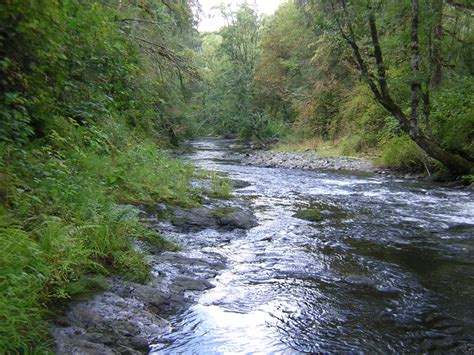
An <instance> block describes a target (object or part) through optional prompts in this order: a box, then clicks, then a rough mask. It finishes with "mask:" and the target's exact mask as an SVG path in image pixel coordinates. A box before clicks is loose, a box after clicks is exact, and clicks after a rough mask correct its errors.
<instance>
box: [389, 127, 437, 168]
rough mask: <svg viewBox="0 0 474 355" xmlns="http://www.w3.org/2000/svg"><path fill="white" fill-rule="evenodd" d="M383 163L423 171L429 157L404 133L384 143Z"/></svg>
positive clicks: (392, 166) (393, 166) (391, 166)
mask: <svg viewBox="0 0 474 355" xmlns="http://www.w3.org/2000/svg"><path fill="white" fill-rule="evenodd" d="M382 163H383V164H384V165H385V166H387V167H389V168H392V169H395V170H400V171H412V172H422V171H423V170H424V169H425V165H426V164H427V163H428V157H427V156H426V154H425V153H424V152H423V151H422V150H421V149H420V148H419V147H418V146H417V145H416V144H415V143H414V142H413V141H412V140H411V139H410V138H408V137H407V136H406V135H402V136H395V137H393V138H391V139H389V140H388V141H386V142H385V143H384V144H383V146H382Z"/></svg>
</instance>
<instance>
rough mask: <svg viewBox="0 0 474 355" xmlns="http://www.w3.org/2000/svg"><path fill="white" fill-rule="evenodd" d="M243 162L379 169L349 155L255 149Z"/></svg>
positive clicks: (286, 166)
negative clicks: (339, 155) (323, 154)
mask: <svg viewBox="0 0 474 355" xmlns="http://www.w3.org/2000/svg"><path fill="white" fill-rule="evenodd" d="M242 163H243V164H245V165H256V166H264V167H278V168H287V169H310V170H312V169H326V170H347V171H361V172H367V173H374V172H376V171H377V169H376V168H375V167H374V166H373V164H372V162H371V161H370V160H367V159H357V158H349V157H321V156H319V155H317V154H316V153H313V152H302V153H298V152H274V151H266V150H255V151H251V152H248V153H246V154H243V156H242Z"/></svg>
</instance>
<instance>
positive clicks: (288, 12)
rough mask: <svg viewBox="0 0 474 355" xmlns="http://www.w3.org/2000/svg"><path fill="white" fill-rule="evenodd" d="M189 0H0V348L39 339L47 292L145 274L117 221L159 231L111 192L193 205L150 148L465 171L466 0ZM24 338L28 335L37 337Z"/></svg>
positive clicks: (472, 133) (472, 104) (469, 72)
mask: <svg viewBox="0 0 474 355" xmlns="http://www.w3.org/2000/svg"><path fill="white" fill-rule="evenodd" d="M199 11H200V5H199V2H198V1H195V0H173V1H168V0H139V1H138V0H104V1H94V0H81V1H74V0H51V1H35V0H28V1H27V0H6V1H2V3H1V4H0V73H1V79H0V88H1V93H0V156H1V159H0V249H1V250H2V256H1V270H0V284H1V289H2V293H1V294H0V350H1V351H0V352H4V351H7V350H10V351H15V350H17V351H20V352H27V351H30V350H31V349H40V350H44V349H42V348H41V346H45V347H48V345H44V344H48V343H47V342H45V341H44V339H47V338H48V335H47V332H48V319H49V317H50V314H49V313H48V309H50V308H51V306H52V305H54V304H58V303H60V302H62V301H65V300H70V299H71V298H72V297H74V296H75V295H78V294H81V293H83V292H84V291H86V290H94V289H97V288H100V287H101V285H102V284H103V282H104V278H103V276H104V275H110V274H120V275H122V276H123V277H126V278H129V279H132V280H136V281H145V280H146V279H147V278H148V275H149V265H148V264H147V263H146V261H145V260H144V258H143V255H142V254H141V253H140V252H139V251H137V250H136V249H135V248H133V246H132V244H131V242H130V240H129V237H130V236H133V237H135V238H138V239H144V240H147V241H149V242H150V241H151V242H153V243H155V244H156V245H157V246H158V247H160V248H163V249H167V248H168V249H173V248H176V246H175V245H173V244H172V243H170V242H167V241H166V240H165V239H163V238H161V237H160V236H159V235H157V234H156V232H154V231H152V230H151V229H150V228H149V227H148V226H147V225H146V224H144V223H142V222H141V221H140V220H139V218H138V216H137V215H130V211H129V210H128V209H124V208H121V207H118V206H124V205H127V204H128V205H139V204H145V205H146V204H152V203H154V204H156V203H159V202H164V203H168V204H174V205H182V206H193V205H196V204H199V203H200V199H201V197H200V195H199V192H198V191H196V189H194V188H192V187H191V185H190V180H191V179H192V178H194V177H195V176H196V174H201V172H198V171H196V170H195V169H194V168H193V167H192V166H191V165H188V164H186V163H183V162H182V161H180V160H177V159H174V158H172V157H170V156H169V155H168V154H167V153H166V151H167V150H169V149H172V147H174V146H177V145H179V143H180V142H182V141H183V140H187V139H195V138H199V137H204V136H209V135H211V136H223V137H234V138H240V139H242V140H254V141H260V142H265V141H268V140H276V139H278V140H279V145H278V146H277V149H283V150H285V149H289V150H298V149H309V150H316V151H324V150H328V151H329V154H338V155H352V156H357V155H367V156H369V157H372V158H374V159H376V161H377V163H378V164H384V165H385V166H387V167H390V168H392V169H396V170H401V171H411V172H420V173H425V174H427V175H433V174H434V175H435V176H436V177H437V178H438V179H459V180H461V181H463V182H464V183H466V184H469V183H472V181H473V175H472V174H473V170H472V169H473V167H474V61H473V58H474V45H473V44H474V27H473V17H474V7H473V5H472V3H471V2H470V1H469V0H454V1H450V0H419V1H418V0H403V1H351V2H349V1H345V0H334V1H323V0H307V1H306V0H294V1H293V0H289V1H287V2H286V3H284V4H283V5H281V6H280V7H279V9H278V10H277V11H276V13H275V14H274V15H272V16H262V15H260V14H259V13H258V12H257V11H256V9H255V8H254V7H253V6H252V5H251V4H250V3H242V4H241V5H240V6H239V7H238V8H233V7H227V6H224V5H222V6H220V7H219V9H218V11H219V12H220V15H221V16H222V17H223V18H225V21H226V25H225V26H224V27H223V28H221V29H220V30H219V31H217V32H212V33H199V32H198V31H197V23H198V16H199ZM38 347H39V348H38Z"/></svg>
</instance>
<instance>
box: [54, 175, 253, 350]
mask: <svg viewBox="0 0 474 355" xmlns="http://www.w3.org/2000/svg"><path fill="white" fill-rule="evenodd" d="M206 182H209V181H207V180H197V181H195V183H196V184H194V185H199V186H201V187H204V188H203V189H202V192H203V196H215V195H216V191H215V187H213V186H212V180H211V183H209V184H207V183H206ZM133 209H134V210H135V213H136V214H139V215H140V216H141V220H142V221H143V222H145V223H146V224H147V225H149V226H150V228H151V229H152V230H154V231H156V232H157V233H159V234H160V235H163V236H165V237H166V238H170V240H172V241H173V242H176V243H177V245H179V246H180V250H175V251H163V250H162V249H159V248H156V247H154V246H153V245H152V244H150V243H149V242H147V241H139V240H135V241H134V245H135V249H136V250H139V251H140V253H142V254H143V255H144V256H145V259H146V261H147V263H148V264H149V265H150V267H151V275H150V278H149V280H148V282H146V283H137V282H133V281H131V280H126V279H124V278H123V277H117V276H114V277H109V278H108V279H107V281H108V286H107V288H106V290H105V291H103V292H101V293H98V294H96V295H95V296H94V297H93V298H92V299H89V300H86V301H82V302H74V303H71V304H69V305H68V306H67V309H66V310H65V312H64V315H63V316H60V317H59V319H57V320H56V326H55V328H54V329H53V330H52V335H53V336H54V339H55V352H56V353H57V354H72V353H74V354H75V353H81V354H86V353H87V354H116V353H120V354H123V353H127V354H141V353H148V352H150V351H151V350H152V349H151V346H152V344H157V343H163V342H164V343H166V342H167V340H166V338H167V336H169V334H170V332H171V331H172V325H171V323H170V322H169V320H168V318H169V316H171V315H174V314H176V313H178V312H180V311H183V310H185V309H186V308H188V307H189V306H191V305H192V304H193V303H195V301H196V298H197V297H198V296H199V295H200V294H201V293H202V292H203V291H205V290H208V289H210V288H213V287H214V286H213V284H212V283H211V282H210V281H211V280H212V279H213V278H215V277H216V275H217V274H218V273H219V272H220V271H221V270H222V269H224V268H225V265H226V258H225V257H224V256H223V255H220V254H218V253H212V252H211V253H210V252H206V251H205V250H199V248H190V247H189V243H196V242H198V241H199V240H200V239H199V238H198V237H197V236H193V238H192V239H193V240H192V241H189V234H188V233H193V234H194V233H196V234H199V233H204V235H205V236H206V235H207V234H206V233H207V232H205V231H215V232H214V233H213V234H214V235H215V236H216V237H217V238H220V236H225V235H226V234H225V233H226V232H229V231H233V230H246V229H249V228H252V227H254V226H256V224H257V222H256V218H255V216H254V214H253V212H252V210H251V209H250V208H249V206H248V205H247V204H246V203H244V202H241V201H238V200H234V199H224V200H221V199H216V198H212V197H206V198H205V201H204V202H203V204H202V205H200V206H196V207H187V208H185V207H177V206H167V205H165V204H159V205H157V206H147V207H145V206H142V207H141V208H137V207H134V208H133ZM183 239H188V241H187V242H184V243H183ZM217 241H218V240H213V239H212V238H204V239H202V240H201V242H202V243H204V244H205V245H212V242H217ZM221 242H222V241H221ZM181 247H182V248H181Z"/></svg>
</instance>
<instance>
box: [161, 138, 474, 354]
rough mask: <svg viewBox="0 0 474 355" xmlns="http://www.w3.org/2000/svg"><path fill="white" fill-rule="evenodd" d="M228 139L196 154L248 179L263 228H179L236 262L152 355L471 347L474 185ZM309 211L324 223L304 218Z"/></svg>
mask: <svg viewBox="0 0 474 355" xmlns="http://www.w3.org/2000/svg"><path fill="white" fill-rule="evenodd" d="M228 146H229V142H228V141H225V140H209V141H204V142H197V143H194V144H193V153H192V154H190V156H189V158H190V159H191V160H192V161H193V162H194V163H195V164H197V165H198V166H200V167H202V168H205V169H208V170H213V171H217V172H221V173H226V174H228V177H229V178H231V179H237V180H243V181H245V182H247V183H248V184H247V185H248V186H246V187H244V188H240V189H237V190H236V195H237V196H238V198H239V199H243V200H246V201H247V202H248V203H250V205H251V206H252V208H253V210H254V211H255V214H256V216H257V219H258V226H257V227H254V228H252V229H250V230H248V231H242V230H234V231H222V232H220V231H216V230H213V229H208V230H204V231H200V232H189V233H181V234H180V233H176V234H174V235H172V236H171V237H172V238H174V239H175V240H176V241H177V242H179V243H180V244H181V245H183V248H184V250H185V251H186V252H187V253H189V255H193V253H200V255H202V253H204V254H206V253H207V254H209V255H219V256H222V257H223V258H225V259H226V267H225V268H224V269H223V270H221V271H220V272H219V274H218V275H217V276H216V277H215V278H214V279H212V280H211V283H212V284H213V285H214V286H215V287H214V288H212V289H209V290H206V291H204V292H202V294H201V295H200V296H199V298H198V301H197V303H196V304H194V305H193V306H191V307H190V308H188V309H186V310H184V311H182V312H180V313H178V314H174V315H172V316H171V318H170V319H169V320H170V321H171V324H172V327H173V331H172V332H171V333H170V335H169V336H167V337H166V339H162V341H160V342H158V343H156V344H154V346H153V352H154V353H176V352H178V353H206V354H208V353H229V352H239V353H271V352H278V353H299V352H301V353H303V352H327V351H331V352H339V351H344V352H345V351H350V352H354V351H356V352H374V351H375V352H413V351H457V352H474V237H473V236H474V198H473V195H472V193H471V192H469V191H462V190H454V189H448V188H442V187H439V186H433V185H430V184H427V183H420V182H415V181H406V180H398V179H392V178H384V177H380V176H374V175H371V174H362V173H361V174H354V173H352V174H344V173H341V172H331V171H305V170H290V169H280V168H261V167H252V166H243V165H241V164H239V162H238V159H236V157H237V158H238V155H236V154H235V152H233V151H232V150H230V149H229V148H228ZM311 206H318V208H319V209H320V210H321V214H322V218H321V220H319V221H317V222H309V221H306V220H302V219H299V218H296V217H295V212H296V211H297V210H298V209H301V208H306V207H311Z"/></svg>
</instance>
